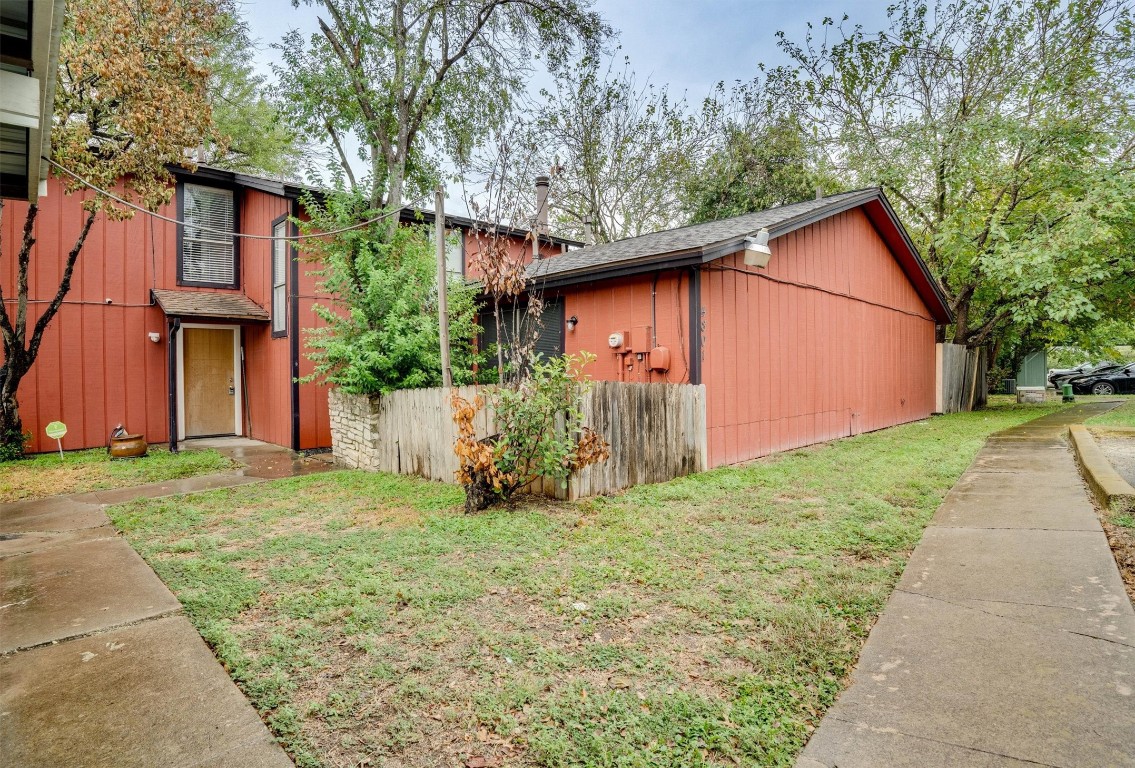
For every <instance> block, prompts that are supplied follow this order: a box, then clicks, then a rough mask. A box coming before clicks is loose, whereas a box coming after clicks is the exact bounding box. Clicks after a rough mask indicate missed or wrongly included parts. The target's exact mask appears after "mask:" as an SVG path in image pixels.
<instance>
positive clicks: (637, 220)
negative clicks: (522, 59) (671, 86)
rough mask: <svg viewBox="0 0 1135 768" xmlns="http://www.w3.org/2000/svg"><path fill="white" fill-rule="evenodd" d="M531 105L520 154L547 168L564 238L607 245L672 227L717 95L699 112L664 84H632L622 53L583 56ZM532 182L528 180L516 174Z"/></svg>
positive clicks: (707, 136)
mask: <svg viewBox="0 0 1135 768" xmlns="http://www.w3.org/2000/svg"><path fill="white" fill-rule="evenodd" d="M541 96H542V99H541V100H540V101H539V102H538V103H537V104H536V105H535V106H534V107H533V108H532V109H531V110H530V114H531V118H530V124H529V127H528V131H527V136H526V140H527V143H528V145H529V146H528V151H529V152H530V153H532V154H533V155H534V156H535V157H538V158H540V159H541V161H542V164H543V165H544V167H545V168H546V169H549V170H551V171H552V172H553V177H552V187H551V202H552V208H553V210H554V212H555V218H556V223H557V224H558V225H559V228H560V231H561V232H562V233H563V234H564V235H566V236H575V237H579V238H583V237H584V222H585V220H590V223H591V228H592V238H593V240H594V241H595V242H600V243H605V242H610V241H612V240H620V239H622V238H625V237H636V236H638V235H642V234H645V233H647V232H655V231H658V230H661V229H666V228H668V227H673V226H676V225H677V224H679V223H680V219H681V200H680V190H681V179H683V178H685V177H686V176H687V175H688V173H689V172H690V170H691V169H692V168H694V167H696V165H697V164H698V162H699V161H700V160H701V159H702V158H703V156H704V155H705V154H706V151H707V149H708V148H709V146H710V142H711V138H712V136H713V124H714V122H715V120H716V117H717V114H718V112H717V102H715V101H712V100H707V101H706V102H705V104H704V109H703V111H702V112H701V113H700V114H698V113H695V112H694V111H693V110H691V109H689V105H687V103H686V101H685V100H684V99H673V98H671V96H670V94H669V93H668V92H667V91H666V89H665V88H657V87H655V86H653V85H651V84H650V83H649V82H647V83H644V84H641V85H640V84H639V83H638V82H637V79H636V77H635V74H634V72H633V71H632V70H631V68H630V63H629V61H628V60H626V59H623V61H622V63H621V65H620V64H619V62H618V60H617V59H610V60H608V61H607V63H604V61H603V60H602V59H600V58H599V57H597V56H591V55H589V56H584V57H582V58H581V59H580V60H579V61H577V62H576V63H574V64H573V65H572V66H571V67H565V68H564V69H563V70H561V71H560V72H559V73H557V76H556V83H555V89H554V90H551V91H549V90H543V91H541ZM514 178H516V179H517V181H519V182H520V183H523V184H525V185H527V186H531V183H532V180H531V178H530V177H527V176H525V177H521V176H520V175H519V174H514Z"/></svg>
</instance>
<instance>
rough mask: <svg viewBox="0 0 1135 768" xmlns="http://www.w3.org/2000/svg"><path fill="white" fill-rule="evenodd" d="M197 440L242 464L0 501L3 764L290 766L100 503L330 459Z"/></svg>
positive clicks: (247, 478) (227, 482)
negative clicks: (234, 467) (133, 483)
mask: <svg viewBox="0 0 1135 768" xmlns="http://www.w3.org/2000/svg"><path fill="white" fill-rule="evenodd" d="M200 447H217V448H219V449H220V450H222V451H223V452H225V453H228V454H229V455H230V456H234V457H236V458H238V460H241V461H243V462H245V464H246V466H245V468H244V469H242V470H240V471H239V472H237V473H228V474H216V475H206V476H203V477H196V478H189V479H186V480H175V481H169V482H163V483H153V484H150V485H145V486H138V487H135V488H124V489H117V490H112V491H98V492H95V493H87V494H79V495H75V496H59V497H53V498H49V499H41V500H37V501H27V502H20V503H17V504H6V505H0V765H3V766H21V767H23V768H38V767H39V766H43V767H44V768H47V767H48V766H64V765H65V766H75V768H89V767H92V766H108V767H109V766H114V767H115V768H125V767H127V766H138V767H139V768H142V767H146V768H148V767H149V766H163V767H165V768H178V767H179V766H186V767H188V766H217V767H218V768H220V767H221V766H249V767H250V768H262V767H263V768H289V767H290V766H291V765H292V762H291V760H290V759H289V758H288V756H287V754H286V753H285V752H284V751H283V749H282V748H281V747H280V746H279V744H278V743H277V742H276V740H275V739H274V738H273V737H272V735H271V734H270V733H269V732H268V729H267V728H266V727H265V726H264V724H263V722H261V720H260V718H259V716H258V715H257V713H256V711H255V710H254V709H253V707H252V706H251V705H250V704H249V703H248V701H247V700H246V699H245V698H244V695H243V694H242V693H241V692H240V690H239V689H238V688H237V687H236V685H235V684H234V683H233V682H232V680H231V679H230V678H229V676H228V674H226V672H225V670H224V669H223V668H222V667H221V665H220V664H219V663H218V662H217V660H216V658H214V656H213V654H212V652H211V651H210V650H209V648H208V647H207V646H206V645H205V643H204V642H203V641H202V640H201V638H200V636H199V635H198V634H197V632H196V630H195V629H194V628H193V626H192V625H191V624H190V623H189V621H188V620H187V619H186V618H185V617H184V616H182V615H181V604H180V603H179V602H178V601H177V598H175V597H174V596H173V594H171V593H170V591H169V590H168V589H167V588H166V586H165V585H164V584H163V583H162V582H161V580H160V579H158V577H157V575H156V574H155V573H154V572H153V571H152V570H151V569H150V567H149V566H148V565H147V564H146V563H145V561H143V560H142V558H141V557H139V556H138V554H137V553H135V552H134V550H133V549H132V548H131V547H130V545H129V544H127V543H126V541H125V540H124V539H122V538H121V537H120V536H119V535H118V533H117V531H116V530H115V529H114V528H113V527H112V526H111V525H110V521H109V519H108V518H107V516H106V512H105V511H104V510H105V507H106V506H107V505H109V504H116V503H120V502H123V501H127V500H130V499H134V498H152V497H158V496H167V495H172V494H178V493H192V492H196V491H205V490H212V489H215V488H223V487H230V486H234V485H241V484H244V483H250V482H261V481H262V479H264V478H268V477H284V476H288V475H290V474H307V473H308V472H312V471H319V470H321V469H327V468H328V467H329V465H328V464H327V463H325V462H320V461H315V462H311V461H308V460H303V459H300V458H299V457H296V456H294V455H293V454H292V452H291V451H288V450H286V449H283V448H279V447H276V446H269V445H265V444H263V443H254V442H253V441H242V440H235V441H229V443H228V444H227V445H226V444H220V445H211V446H200Z"/></svg>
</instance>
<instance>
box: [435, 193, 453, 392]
mask: <svg viewBox="0 0 1135 768" xmlns="http://www.w3.org/2000/svg"><path fill="white" fill-rule="evenodd" d="M434 233H435V234H436V235H437V322H438V331H439V332H438V336H439V337H440V339H441V383H442V385H443V386H446V387H452V386H453V371H452V369H451V368H450V367H449V301H448V299H447V298H446V295H445V294H446V283H447V282H448V280H449V273H448V270H446V268H445V190H444V189H443V188H442V187H441V186H439V187H438V188H437V190H436V191H435V192H434Z"/></svg>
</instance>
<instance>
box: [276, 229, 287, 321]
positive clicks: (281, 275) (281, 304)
mask: <svg viewBox="0 0 1135 768" xmlns="http://www.w3.org/2000/svg"><path fill="white" fill-rule="evenodd" d="M287 224H288V223H287V222H286V221H281V222H279V223H278V224H276V225H275V226H273V227H272V237H275V238H282V237H286V236H287V234H288V226H287ZM287 276H288V241H287V240H279V239H277V240H273V241H272V335H273V336H283V335H285V334H287V332H288V292H287V285H288V277H287Z"/></svg>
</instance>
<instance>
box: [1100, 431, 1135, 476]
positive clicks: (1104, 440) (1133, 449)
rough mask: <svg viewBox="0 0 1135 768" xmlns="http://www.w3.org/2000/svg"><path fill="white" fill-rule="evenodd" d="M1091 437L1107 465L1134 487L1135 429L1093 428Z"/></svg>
mask: <svg viewBox="0 0 1135 768" xmlns="http://www.w3.org/2000/svg"><path fill="white" fill-rule="evenodd" d="M1092 435H1093V436H1094V437H1095V439H1096V442H1097V443H1098V444H1099V447H1100V450H1101V451H1103V455H1104V456H1106V457H1107V461H1108V463H1109V464H1111V466H1112V467H1113V468H1114V469H1115V471H1116V472H1118V473H1119V476H1120V477H1122V478H1123V479H1124V480H1126V481H1127V483H1128V484H1129V485H1132V486H1135V428H1127V429H1118V428H1115V427H1112V428H1094V429H1092Z"/></svg>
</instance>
